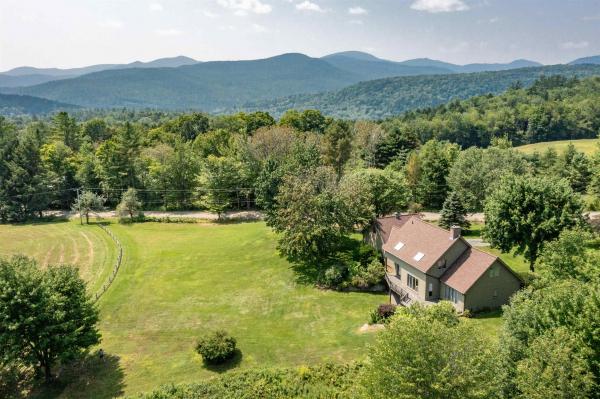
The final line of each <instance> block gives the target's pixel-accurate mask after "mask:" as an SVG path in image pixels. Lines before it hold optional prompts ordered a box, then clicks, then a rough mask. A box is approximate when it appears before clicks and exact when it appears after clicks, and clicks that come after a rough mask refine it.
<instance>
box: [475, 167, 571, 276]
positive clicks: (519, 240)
mask: <svg viewBox="0 0 600 399" xmlns="http://www.w3.org/2000/svg"><path fill="white" fill-rule="evenodd" d="M582 212H583V205H582V201H581V199H580V197H579V196H578V195H577V194H575V193H574V192H573V190H572V189H571V187H570V185H569V184H568V182H567V181H566V180H557V179H555V178H543V177H529V176H506V177H504V178H503V179H502V181H501V182H500V183H499V184H498V186H497V187H496V189H495V190H494V192H492V193H491V194H490V196H489V197H488V199H487V201H486V204H485V222H486V228H485V231H484V236H485V238H486V239H487V240H488V241H489V242H490V244H491V245H492V246H494V247H497V248H499V249H501V250H502V251H505V252H509V251H511V250H513V249H514V248H516V250H517V251H518V252H519V253H523V255H524V256H525V259H527V260H528V261H529V265H530V269H531V271H534V265H535V261H536V260H537V257H538V255H539V252H540V251H541V250H542V249H543V247H544V245H545V243H546V242H548V241H551V240H553V239H555V238H557V237H558V236H559V234H560V233H561V231H563V230H565V229H569V228H573V227H576V226H580V225H582V224H583V216H582Z"/></svg>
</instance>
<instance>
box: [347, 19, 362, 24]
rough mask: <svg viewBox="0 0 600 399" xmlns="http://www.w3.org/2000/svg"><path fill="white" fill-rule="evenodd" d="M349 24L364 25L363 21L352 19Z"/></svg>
mask: <svg viewBox="0 0 600 399" xmlns="http://www.w3.org/2000/svg"><path fill="white" fill-rule="evenodd" d="M348 23H349V24H350V25H363V24H364V23H363V21H361V20H360V19H351V20H350V21H348Z"/></svg>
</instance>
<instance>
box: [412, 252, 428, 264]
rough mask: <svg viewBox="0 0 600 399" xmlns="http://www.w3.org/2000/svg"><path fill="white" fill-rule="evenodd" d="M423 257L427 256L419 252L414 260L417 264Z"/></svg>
mask: <svg viewBox="0 0 600 399" xmlns="http://www.w3.org/2000/svg"><path fill="white" fill-rule="evenodd" d="M423 256H425V254H424V253H423V252H417V254H416V255H415V256H414V258H413V259H414V260H416V261H417V262H418V261H420V260H421V259H423Z"/></svg>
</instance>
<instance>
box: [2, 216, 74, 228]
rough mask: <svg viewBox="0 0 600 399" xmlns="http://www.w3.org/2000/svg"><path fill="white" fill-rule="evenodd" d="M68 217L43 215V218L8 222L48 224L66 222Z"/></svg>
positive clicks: (31, 224)
mask: <svg viewBox="0 0 600 399" xmlns="http://www.w3.org/2000/svg"><path fill="white" fill-rule="evenodd" d="M68 222H69V219H68V218H66V217H62V216H45V217H43V218H32V219H27V220H25V221H22V222H14V223H8V225H10V226H44V225H50V224H59V223H68Z"/></svg>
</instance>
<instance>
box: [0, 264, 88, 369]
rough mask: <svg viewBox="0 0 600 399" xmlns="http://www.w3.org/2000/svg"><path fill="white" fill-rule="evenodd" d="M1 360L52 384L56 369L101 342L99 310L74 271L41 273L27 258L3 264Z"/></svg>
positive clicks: (69, 268)
mask: <svg viewBox="0 0 600 399" xmlns="http://www.w3.org/2000/svg"><path fill="white" fill-rule="evenodd" d="M0 319H1V320H2V323H0V354H1V355H2V356H1V358H0V360H1V361H15V362H19V363H22V364H25V365H27V366H32V367H35V368H37V369H38V370H40V372H41V373H43V375H44V377H45V379H46V381H50V380H51V379H52V367H53V366H54V365H55V364H56V363H57V362H59V361H60V362H67V361H69V360H72V359H74V358H75V357H77V356H78V355H80V354H82V353H83V352H84V351H86V350H87V349H88V348H90V347H91V346H93V345H95V344H97V343H98V342H99V341H100V334H99V333H98V329H97V327H96V323H97V322H98V310H97V309H96V308H95V306H94V305H93V304H92V302H91V300H90V298H89V296H88V295H87V292H86V287H85V283H84V281H83V280H82V279H81V278H80V277H79V275H78V272H77V269H76V268H75V267H73V266H52V267H50V268H48V269H47V270H45V271H43V270H42V269H41V268H39V267H38V265H37V263H36V262H35V261H34V260H32V259H28V258H25V257H14V258H12V259H10V260H6V259H0Z"/></svg>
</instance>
